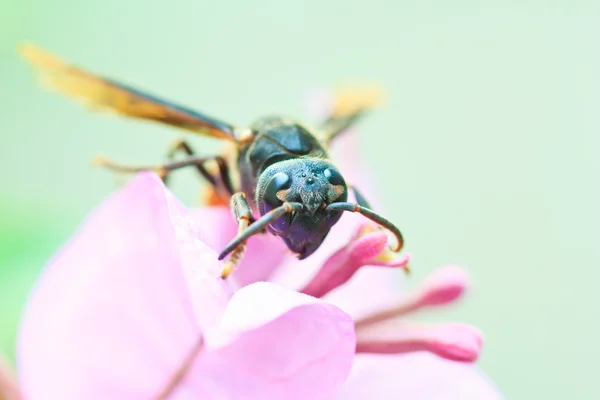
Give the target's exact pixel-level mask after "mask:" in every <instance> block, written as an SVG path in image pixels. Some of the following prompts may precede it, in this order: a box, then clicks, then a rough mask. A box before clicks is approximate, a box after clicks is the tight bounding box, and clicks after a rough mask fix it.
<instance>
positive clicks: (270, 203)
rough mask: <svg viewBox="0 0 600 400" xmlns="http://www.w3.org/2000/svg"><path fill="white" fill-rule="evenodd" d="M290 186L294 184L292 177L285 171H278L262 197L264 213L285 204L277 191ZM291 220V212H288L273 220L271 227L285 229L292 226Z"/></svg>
mask: <svg viewBox="0 0 600 400" xmlns="http://www.w3.org/2000/svg"><path fill="white" fill-rule="evenodd" d="M290 186H292V178H290V176H289V175H288V174H286V173H285V172H278V173H277V174H275V175H274V176H273V177H272V178H271V180H270V181H269V183H267V187H266V188H265V193H264V195H263V199H262V201H263V214H266V213H268V212H269V211H271V210H272V209H274V208H277V207H279V206H280V205H281V204H283V201H281V199H279V197H277V193H279V192H281V191H282V190H286V189H289V188H290ZM290 220H291V214H290V213H287V214H285V215H282V216H281V217H279V218H277V219H276V220H275V221H273V222H271V227H272V228H273V229H274V230H276V231H279V232H282V231H285V230H286V229H287V228H288V227H289V226H290Z"/></svg>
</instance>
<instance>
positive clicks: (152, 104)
mask: <svg viewBox="0 0 600 400" xmlns="http://www.w3.org/2000/svg"><path fill="white" fill-rule="evenodd" d="M20 50H21V54H22V55H23V57H25V58H26V59H27V60H28V61H29V62H31V63H32V64H33V65H34V66H35V67H36V68H37V69H38V70H39V71H40V74H41V78H42V81H43V82H44V83H45V84H47V85H48V86H50V87H51V88H53V89H55V90H57V91H59V92H62V93H64V94H66V95H69V96H72V97H75V98H77V99H79V100H81V101H83V102H84V103H86V104H87V105H89V106H90V107H91V108H93V109H97V110H106V111H112V112H115V113H117V114H121V115H125V116H128V117H133V118H139V119H146V120H151V121H157V122H160V123H163V124H167V125H170V126H174V127H177V128H181V129H185V130H188V131H192V132H195V133H199V134H202V135H207V136H212V137H216V138H220V139H229V140H235V136H234V134H235V128H234V127H233V126H231V125H229V124H227V123H225V122H222V121H219V120H217V119H214V118H211V117H208V116H206V115H203V114H200V113H198V112H196V111H194V110H191V109H189V108H187V107H183V106H180V105H177V104H174V103H171V102H170V101H167V100H163V99H160V98H157V97H154V96H152V95H150V94H148V93H144V92H142V91H140V90H137V89H134V88H132V87H129V86H127V85H125V84H122V83H118V82H115V81H113V80H111V79H107V78H102V77H100V76H96V75H94V74H92V73H89V72H87V71H85V70H83V69H80V68H77V67H74V66H72V65H69V64H67V63H65V62H63V61H62V60H60V59H58V58H57V57H55V56H53V55H52V54H49V53H47V52H45V51H43V50H40V49H38V48H36V47H35V46H33V45H29V44H27V45H23V46H22V47H21V49H20Z"/></svg>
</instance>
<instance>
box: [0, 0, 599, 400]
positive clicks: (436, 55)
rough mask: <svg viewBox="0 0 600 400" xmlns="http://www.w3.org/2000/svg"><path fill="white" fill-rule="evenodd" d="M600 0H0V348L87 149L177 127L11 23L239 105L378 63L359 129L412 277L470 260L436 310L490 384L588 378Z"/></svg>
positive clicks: (169, 133) (98, 193) (101, 174)
mask: <svg viewBox="0 0 600 400" xmlns="http://www.w3.org/2000/svg"><path fill="white" fill-rule="evenodd" d="M597 5H600V4H599V3H598V2H594V1H589V2H583V1H574V0H570V1H568V0H563V1H488V2H480V1H464V0H461V1H453V2H446V1H423V0H422V1H397V2H393V1H380V0H371V1H368V2H350V1H339V0H335V1H331V0H330V1H314V0H310V1H303V2H291V1H287V2H284V1H274V0H271V1H269V0H260V1H254V2H242V1H238V2H226V1H221V2H203V1H198V0H171V1H161V2H156V3H154V4H153V3H152V2H150V1H141V0H129V1H117V0H106V1H97V0H77V1H75V0H54V1H42V0H24V1H19V2H17V1H16V0H12V1H11V0H9V2H8V3H7V2H3V4H2V8H1V12H0V76H1V77H2V78H1V79H2V88H1V90H0V109H1V110H2V111H1V112H0V178H1V183H2V185H1V189H0V191H1V192H0V193H1V196H0V210H1V211H0V313H1V317H0V351H2V352H4V353H6V354H9V355H11V354H12V351H13V344H14V335H15V329H16V326H17V321H18V315H19V312H20V309H21V307H22V305H23V302H24V301H25V298H26V295H27V291H28V290H29V289H30V287H31V285H32V283H33V281H34V279H35V276H36V274H37V272H38V271H39V270H40V268H41V267H42V265H43V263H44V262H45V260H46V259H47V258H48V257H49V256H50V255H51V254H52V252H53V251H54V250H55V249H56V248H57V246H59V245H60V244H61V243H63V242H64V241H65V240H66V239H67V238H68V237H69V236H70V235H71V233H72V232H73V230H74V229H75V227H76V226H77V225H78V224H79V222H80V221H81V219H82V217H83V216H84V215H85V214H86V213H87V212H88V211H89V210H90V209H92V208H93V207H94V206H95V205H97V204H98V203H99V202H100V201H101V199H103V198H104V196H106V195H107V194H108V193H110V192H111V191H112V190H114V188H115V181H114V179H113V178H112V177H111V175H110V174H108V173H106V172H105V171H99V170H94V169H91V168H89V167H88V165H89V161H90V159H91V158H92V157H93V156H95V155H97V154H99V153H102V154H107V155H110V156H111V157H113V158H114V159H116V160H119V161H129V162H139V163H155V162H157V161H159V160H162V158H163V156H164V154H165V149H166V148H167V147H168V145H169V144H170V143H171V142H172V141H173V140H174V139H175V138H178V137H180V135H179V133H178V132H176V131H173V130H170V129H168V128H164V127H161V126H156V125H151V124H145V123H139V122H135V121H125V120H122V119H117V118H104V117H100V116H95V115H91V114H89V113H87V112H86V111H84V110H83V109H82V108H81V107H78V106H76V105H74V104H73V103H71V102H70V101H66V100H64V99H63V98H61V97H58V96H55V95H50V94H46V93H44V92H42V91H40V89H39V88H38V86H37V85H36V83H35V82H34V79H33V75H32V71H31V69H30V68H29V67H28V65H26V64H25V63H24V62H23V61H22V60H21V59H19V58H18V57H17V55H16V50H15V49H16V45H17V43H18V42H19V41H21V40H23V39H27V40H31V41H33V42H35V43H37V44H39V45H41V46H43V47H45V48H47V49H49V50H51V51H54V52H56V53H58V54H60V55H62V56H63V57H65V58H67V59H69V60H72V61H75V62H77V63H80V64H83V65H85V66H87V67H89V68H91V69H93V70H95V71H97V72H102V73H104V74H106V75H110V76H113V77H118V78H120V79H122V80H124V81H126V82H130V83H133V84H135V85H137V86H140V87H142V88H147V89H149V90H151V91H152V92H155V93H159V94H162V95H164V96H166V97H168V98H172V99H176V100H178V101H180V102H182V103H184V104H189V105H192V106H197V107H198V108H199V109H201V110H204V111H206V112H207V113H210V114H212V115H215V116H219V117H221V118H225V119H228V120H230V121H232V122H234V123H240V124H244V123H247V122H249V121H250V120H252V119H253V118H254V117H255V116H258V115H261V114H265V113H273V112H278V113H284V114H291V115H296V116H299V117H307V112H306V110H305V108H304V104H303V96H304V95H305V94H306V92H307V90H309V89H311V88H314V87H322V86H327V85H329V84H330V83H335V82H339V81H348V80H353V79H358V80H364V79H367V80H377V81H379V82H381V83H382V84H383V85H384V86H385V87H386V88H387V89H388V93H389V98H388V101H387V103H386V106H385V107H384V108H382V109H380V110H379V111H378V112H377V113H375V114H373V115H372V116H371V117H370V118H368V119H366V120H364V122H363V123H361V132H362V136H361V137H360V139H359V140H360V141H361V143H362V147H363V149H364V153H365V157H366V159H367V160H369V162H370V163H371V168H372V169H373V170H375V171H377V173H376V174H375V175H374V176H373V179H374V180H375V181H376V184H377V185H378V186H379V187H380V188H381V192H382V193H383V194H384V195H385V201H386V203H387V205H388V207H389V208H390V209H391V210H392V211H391V215H390V217H391V219H392V220H394V221H398V222H399V223H400V225H401V227H402V229H403V231H404V233H405V235H406V237H407V238H408V242H407V243H408V249H409V250H410V251H411V252H412V253H413V254H414V263H413V269H414V271H415V273H414V275H413V277H412V278H410V279H409V284H413V282H415V281H416V280H418V279H420V278H422V277H423V276H425V275H426V274H427V273H428V271H430V270H432V269H433V268H434V267H436V266H439V265H442V264H444V263H448V262H452V263H458V264H461V265H465V266H466V267H468V269H469V270H470V272H471V273H472V276H473V281H474V283H475V288H474V290H473V292H472V293H471V296H470V297H469V298H468V301H466V302H464V303H463V304H462V305H461V306H460V307H458V308H455V309H452V310H451V311H449V312H448V314H443V315H436V316H435V318H438V319H439V318H448V319H450V318H453V319H460V320H464V321H469V322H471V323H474V324H476V325H478V326H479V327H481V328H482V329H483V330H484V331H485V333H486V339H487V344H486V348H485V352H484V355H483V357H482V360H481V365H482V367H483V368H484V369H485V371H486V372H487V373H488V374H489V375H490V376H491V377H492V378H493V379H494V380H495V381H496V382H497V384H498V385H499V386H500V388H501V389H502V390H503V392H504V393H505V394H506V395H507V397H508V398H514V399H517V398H518V399H533V398H536V399H537V398H545V399H550V398H552V399H565V398H569V399H575V398H577V399H597V398H600V389H599V388H598V385H597V382H595V379H596V375H597V370H596V360H597V359H598V357H599V356H600V348H599V345H598V341H597V338H598V337H599V336H600V322H599V321H598V317H599V315H598V307H599V303H600V294H599V293H598V290H597V286H598V283H597V282H598V279H599V278H600V268H599V267H600V263H599V261H600V250H599V248H598V246H597V244H596V242H597V239H598V232H597V227H598V225H599V223H600V220H599V218H598V212H597V206H598V204H600V190H599V189H598V172H599V169H600V160H599V159H598V157H597V155H596V154H597V151H598V146H599V145H600V139H599V134H598V132H599V131H600V112H599V111H600V45H599V39H600V20H599V16H600V13H599V11H600V6H597ZM194 143H196V147H198V148H201V149H202V151H203V152H206V153H210V152H212V151H214V150H216V149H218V148H219V144H218V143H217V142H216V141H212V140H210V139H202V138H200V139H197V140H195V141H194ZM197 182H198V180H197V179H195V177H194V176H193V174H192V173H191V172H190V173H188V172H183V173H181V174H178V175H177V176H176V177H175V179H174V183H175V186H174V190H175V191H176V193H177V194H178V195H180V196H181V197H182V198H183V199H184V201H186V202H187V203H188V204H192V203H193V202H194V200H195V197H194V196H195V195H196V193H197V189H198V184H197ZM400 378H401V377H399V379H400Z"/></svg>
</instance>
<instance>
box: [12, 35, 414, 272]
mask: <svg viewBox="0 0 600 400" xmlns="http://www.w3.org/2000/svg"><path fill="white" fill-rule="evenodd" d="M21 54H22V55H23V56H24V57H25V58H26V59H27V60H28V61H29V62H31V63H32V64H33V65H34V66H35V67H36V68H37V69H38V70H39V72H40V75H41V77H42V78H43V81H44V82H45V83H46V84H48V85H49V86H50V87H51V88H53V89H55V90H57V91H59V92H62V93H63V94H66V95H69V96H72V97H74V98H76V99H79V100H81V101H83V102H84V103H86V104H87V105H89V106H91V107H93V108H94V109H100V110H106V111H111V112H114V113H117V114H119V115H122V116H127V117H131V118H137V119H142V120H149V121H155V122H158V123H162V124H166V125H169V126H171V127H175V128H180V129H184V130H186V131H188V132H192V133H196V134H200V135H204V136H208V137H213V138H218V139H222V140H225V141H227V142H229V143H230V145H231V146H229V147H230V148H231V149H232V151H229V152H227V153H226V154H220V155H214V156H208V157H205V156H199V155H197V154H196V153H195V152H194V151H193V150H192V148H191V146H190V145H189V144H188V143H187V142H185V141H180V142H178V143H177V145H175V146H174V147H173V148H172V149H171V152H170V153H169V154H170V157H169V158H170V160H169V162H166V163H164V164H162V165H157V166H151V167H131V166H123V165H119V164H115V163H113V162H111V161H109V160H106V159H105V160H102V161H101V164H102V165H104V166H105V167H108V168H110V169H112V170H115V171H120V172H137V171H142V170H154V171H156V172H157V173H159V175H160V176H161V177H162V178H163V180H166V179H167V176H168V175H169V173H171V172H172V171H174V170H177V169H180V168H184V167H195V168H196V169H197V170H198V172H199V173H200V174H201V175H202V176H203V177H204V178H205V179H206V181H207V182H208V183H209V184H210V185H211V187H212V188H214V190H215V191H217V192H218V193H220V194H221V196H224V197H227V198H229V204H230V207H231V208H232V213H233V216H234V217H235V219H236V220H237V223H238V234H237V236H236V237H234V238H232V240H231V242H230V243H229V244H228V245H227V246H226V247H225V248H224V249H223V251H222V252H221V253H220V254H219V259H220V260H223V259H225V258H226V257H227V256H228V255H229V257H228V258H227V260H226V262H225V264H224V269H223V271H222V274H221V276H222V278H227V276H229V275H230V273H231V272H232V271H233V270H234V268H235V267H236V266H237V265H238V264H239V262H240V260H241V259H242V257H243V255H244V252H245V249H246V241H247V240H248V239H249V238H250V237H251V236H253V235H256V234H262V233H266V232H270V233H271V234H274V235H276V236H278V237H280V238H281V239H282V240H283V241H284V242H285V244H286V245H287V247H288V248H289V249H290V250H291V251H292V252H294V253H296V254H297V255H298V258H299V259H305V258H307V257H309V256H310V255H311V254H313V253H314V252H315V251H316V250H317V249H318V248H319V247H320V246H321V244H322V243H323V241H324V240H325V238H326V237H327V235H328V233H329V231H330V229H331V228H332V227H333V226H334V225H335V224H336V223H337V222H338V221H339V219H340V218H341V216H342V213H343V212H345V211H349V212H355V213H360V214H362V215H363V216H365V217H366V218H368V219H370V220H372V221H374V222H375V223H377V224H379V225H380V226H382V227H384V228H386V229H388V230H389V231H391V232H392V233H393V234H394V236H395V237H396V240H397V243H396V246H395V247H394V248H393V249H392V250H394V251H400V250H401V249H402V247H403V243H404V241H403V238H402V234H401V233H400V230H399V229H398V228H397V227H396V226H395V225H394V224H393V223H391V222H390V221H389V220H387V219H385V218H384V217H382V216H380V215H379V214H377V213H376V212H375V211H373V210H372V209H371V207H370V206H369V204H368V202H367V200H366V199H365V198H364V196H363V195H362V194H361V193H360V191H359V190H358V189H357V188H356V187H354V186H352V185H349V184H348V183H347V182H346V181H345V180H344V177H343V176H342V174H341V173H340V171H339V170H338V168H336V166H335V165H334V164H333V162H332V161H331V160H330V158H329V155H328V148H329V145H330V143H331V142H332V141H333V140H334V139H335V138H336V137H337V136H338V135H339V134H340V133H342V132H343V131H345V130H347V128H349V127H350V126H351V125H352V124H354V123H355V122H356V121H357V120H358V119H359V117H361V116H362V115H364V113H365V111H366V110H367V109H369V108H371V105H370V104H369V103H370V101H364V100H365V99H363V101H360V100H359V101H356V98H355V99H354V100H352V98H353V97H352V96H345V97H344V96H341V97H340V98H339V99H338V101H337V103H336V104H338V106H339V107H336V109H335V110H334V111H333V112H332V113H331V115H329V116H328V118H326V119H325V120H324V122H323V123H322V124H321V125H320V126H319V127H318V129H309V128H307V126H305V125H303V124H301V123H299V122H298V121H295V120H293V119H290V118H286V117H281V116H272V117H265V118H260V119H257V120H256V121H255V122H254V123H253V124H251V125H250V127H248V128H241V127H237V126H234V125H231V124H229V123H226V122H223V121H221V120H219V119H216V118H213V117H210V116H207V115H205V114H203V113H200V112H198V111H195V110H192V109H190V108H188V107H184V106H182V105H178V104H176V103H173V102H171V101H168V100H165V99H162V98H159V97H156V96H154V95H151V94H149V93H147V92H144V91H141V90H138V89H136V88H133V87H131V86H129V85H127V84H124V83H120V82H117V81H115V80H112V79H109V78H106V77H101V76H98V75H95V74H93V73H91V72H89V71H86V70H84V69H81V68H79V67H76V66H74V65H71V64H69V63H66V62H64V61H62V60H60V59H59V58H57V57H56V56H54V55H52V54H49V53H47V52H45V51H43V50H40V49H38V48H37V47H34V46H33V45H31V44H25V45H23V46H22V47H21ZM355 97H356V96H355ZM179 150H182V151H184V152H185V153H186V157H185V158H182V159H181V160H173V155H174V153H175V152H176V151H179ZM349 192H352V193H353V196H354V198H355V199H356V203H352V202H348V195H349ZM257 214H258V217H256V216H255V215H257Z"/></svg>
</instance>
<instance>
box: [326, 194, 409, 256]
mask: <svg viewBox="0 0 600 400" xmlns="http://www.w3.org/2000/svg"><path fill="white" fill-rule="evenodd" d="M327 210H329V211H351V212H356V213H359V214H361V215H364V216H365V217H367V218H368V219H370V220H371V221H373V222H375V223H377V224H379V225H381V226H383V227H384V228H386V229H387V230H389V231H390V232H392V233H393V234H394V236H395V237H396V240H397V241H398V243H397V245H396V247H395V248H394V249H392V250H393V251H395V252H398V251H400V250H402V247H404V238H403V237H402V233H401V232H400V229H398V228H397V227H396V225H394V224H393V223H392V222H391V221H389V220H387V219H385V218H383V217H382V216H381V215H379V214H377V213H376V212H375V211H373V210H371V209H368V208H366V207H361V206H359V205H358V204H355V203H332V204H330V205H328V206H327Z"/></svg>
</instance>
